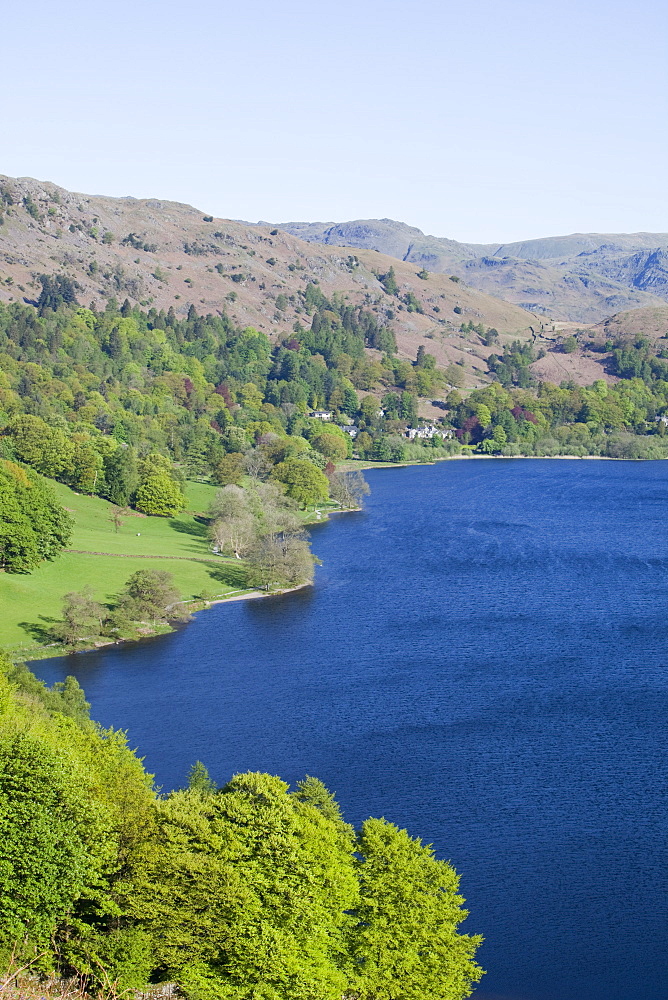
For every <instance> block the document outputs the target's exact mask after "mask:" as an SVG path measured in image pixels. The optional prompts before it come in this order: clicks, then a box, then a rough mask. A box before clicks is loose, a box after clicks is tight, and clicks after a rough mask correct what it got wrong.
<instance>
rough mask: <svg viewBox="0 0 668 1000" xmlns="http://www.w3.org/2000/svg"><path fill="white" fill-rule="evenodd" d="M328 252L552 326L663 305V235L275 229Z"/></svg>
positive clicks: (666, 293)
mask: <svg viewBox="0 0 668 1000" xmlns="http://www.w3.org/2000/svg"><path fill="white" fill-rule="evenodd" d="M279 228H281V229H282V230H284V231H285V232H289V233H293V234H296V235H299V236H300V237H301V238H302V239H305V240H310V241H314V242H318V243H322V244H324V245H326V246H348V247H357V248H364V247H366V248H368V247H373V248H374V249H376V250H380V251H382V252H383V253H385V254H389V255H391V256H394V257H397V258H398V259H400V260H404V261H410V262H412V263H416V264H421V265H422V266H424V267H426V268H428V269H429V270H430V271H435V272H446V273H452V274H456V275H459V276H460V277H462V278H463V279H464V280H465V281H466V282H467V283H468V284H470V285H471V286H473V287H474V288H478V289H480V290H481V291H485V292H488V293H490V294H492V295H495V296H499V297H500V298H503V299H506V300H507V301H509V302H513V303H514V304H516V305H519V306H521V307H522V308H525V309H527V310H530V311H535V312H539V313H541V314H543V315H545V316H550V317H551V318H552V319H556V320H565V321H574V322H579V323H596V322H598V321H600V320H601V319H604V318H605V317H606V316H609V315H610V314H611V313H614V312H618V311H621V310H628V309H632V308H636V307H642V306H651V305H659V304H661V302H662V301H665V300H668V257H667V255H666V253H665V249H666V248H668V233H630V234H628V233H574V234H572V235H570V236H551V237H547V238H545V239H536V240H524V241H521V242H517V243H504V244H502V243H494V244H475V243H458V242H457V241H456V240H450V239H445V238H441V237H436V236H426V235H425V234H424V233H423V232H421V230H419V229H416V228H415V227H413V226H407V225H405V224H404V223H402V222H395V221H393V220H392V219H363V220H356V221H354V222H344V223H301V222H288V223H282V224H280V226H279Z"/></svg>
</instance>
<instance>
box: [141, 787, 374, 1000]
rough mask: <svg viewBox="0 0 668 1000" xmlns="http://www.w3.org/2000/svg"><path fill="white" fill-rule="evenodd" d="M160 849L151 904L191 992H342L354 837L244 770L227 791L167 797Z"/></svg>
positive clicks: (161, 953)
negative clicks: (342, 951) (342, 961)
mask: <svg viewBox="0 0 668 1000" xmlns="http://www.w3.org/2000/svg"><path fill="white" fill-rule="evenodd" d="M156 826H157V831H156V833H157V836H156V842H157V843H156V846H157V853H156V854H155V856H154V858H152V859H151V863H150V865H149V866H148V867H147V869H146V870H145V872H142V873H141V875H140V879H141V881H140V885H139V896H140V897H141V898H140V902H139V913H140V915H141V918H142V920H143V921H144V922H145V923H146V925H147V926H148V928H149V930H150V932H151V934H152V936H153V939H154V940H155V942H156V959H157V961H158V962H159V963H160V965H161V966H162V967H163V968H164V969H167V970H169V974H170V975H172V976H174V977H175V978H176V979H177V980H178V982H179V983H180V985H181V987H182V989H183V990H184V992H185V993H186V994H187V995H188V996H191V997H199V998H205V997H206V998H210V1000H214V998H221V1000H222V998H226V1000H232V998H234V1000H251V998H256V1000H270V998H272V1000H340V998H341V996H342V995H343V994H344V993H345V992H346V980H345V976H344V974H343V972H342V971H341V969H340V968H339V967H338V966H339V962H338V959H339V955H340V952H341V948H342V946H343V937H344V935H343V931H344V927H345V926H346V924H347V922H348V917H347V916H346V911H347V910H348V909H349V908H351V907H352V906H354V905H355V902H356V900H357V887H356V882H355V876H354V868H353V860H352V853H351V848H352V846H353V845H352V838H351V837H350V834H349V832H348V831H347V830H346V829H345V827H342V825H341V824H340V823H337V822H336V821H332V820H331V819H329V817H328V816H326V815H325V813H324V812H323V811H322V810H321V809H319V808H318V806H317V805H315V804H312V803H311V802H310V801H308V797H305V798H301V799H300V798H298V797H297V796H293V795H290V794H289V792H288V786H287V785H286V784H285V783H284V782H283V781H281V780H280V779H279V778H275V777H271V776H269V775H266V774H243V775H237V776H236V777H234V778H233V779H232V781H230V782H229V784H227V785H226V786H225V787H224V788H223V789H222V790H221V791H220V792H218V793H217V794H213V795H205V796H202V795H201V794H200V793H199V792H198V791H194V790H193V791H186V792H177V793H174V794H172V795H171V796H169V797H168V798H167V799H166V800H165V801H164V802H162V803H158V804H157V808H156Z"/></svg>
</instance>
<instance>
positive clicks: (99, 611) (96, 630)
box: [53, 587, 107, 647]
mask: <svg viewBox="0 0 668 1000" xmlns="http://www.w3.org/2000/svg"><path fill="white" fill-rule="evenodd" d="M106 617H107V611H106V608H103V607H102V605H101V604H98V602H97V601H95V600H93V590H92V588H91V587H84V588H83V590H80V591H78V592H72V593H69V594H65V600H64V603H63V621H62V622H60V623H59V624H58V625H56V626H55V627H54V629H53V634H54V636H55V638H56V639H58V640H60V642H63V643H64V644H65V645H66V646H70V647H76V645H77V643H79V642H80V641H81V640H82V639H86V638H88V639H90V637H91V636H97V635H100V634H101V632H102V627H103V621H104V619H105V618H106Z"/></svg>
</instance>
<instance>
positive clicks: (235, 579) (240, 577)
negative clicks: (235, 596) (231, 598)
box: [209, 562, 246, 590]
mask: <svg viewBox="0 0 668 1000" xmlns="http://www.w3.org/2000/svg"><path fill="white" fill-rule="evenodd" d="M209 576H210V577H211V579H212V580H215V581H216V583H224V584H226V585H227V586H228V587H232V588H233V589H234V590H242V589H244V588H245V587H246V568H245V566H240V565H239V564H235V563H232V562H230V563H221V564H220V565H219V566H214V567H211V569H210V570H209Z"/></svg>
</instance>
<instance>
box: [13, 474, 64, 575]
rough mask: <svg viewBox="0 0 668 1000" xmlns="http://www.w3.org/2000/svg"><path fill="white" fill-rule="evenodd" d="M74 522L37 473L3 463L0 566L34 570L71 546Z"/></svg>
mask: <svg viewBox="0 0 668 1000" xmlns="http://www.w3.org/2000/svg"><path fill="white" fill-rule="evenodd" d="M73 526H74V521H73V519H72V517H71V515H70V514H69V513H68V512H67V511H66V510H65V509H64V507H62V506H61V504H60V503H58V501H57V499H56V497H55V495H54V494H53V492H52V490H51V488H50V487H49V486H48V485H47V484H46V483H45V482H44V481H43V480H40V479H39V477H38V476H35V475H34V473H32V472H29V471H26V470H25V469H21V468H20V467H19V466H18V465H15V464H14V463H13V462H6V461H2V460H0V566H2V567H3V568H4V569H5V570H7V571H9V572H11V573H25V572H30V570H32V569H35V567H36V566H37V565H38V564H39V563H40V562H41V561H42V560H44V559H54V558H55V556H56V555H57V554H58V553H59V552H60V551H61V550H62V549H63V548H64V547H65V546H66V545H67V544H68V542H69V540H70V538H71V535H72V529H73Z"/></svg>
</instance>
